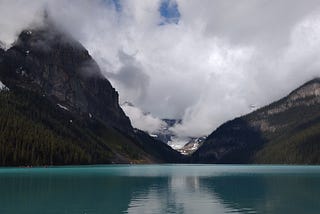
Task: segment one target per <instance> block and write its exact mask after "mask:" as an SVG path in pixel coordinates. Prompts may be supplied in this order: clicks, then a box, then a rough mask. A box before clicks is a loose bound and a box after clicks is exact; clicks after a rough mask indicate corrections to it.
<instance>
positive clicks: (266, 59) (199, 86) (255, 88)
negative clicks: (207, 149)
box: [0, 0, 320, 136]
mask: <svg viewBox="0 0 320 214" xmlns="http://www.w3.org/2000/svg"><path fill="white" fill-rule="evenodd" d="M176 2H177V4H178V8H179V11H180V14H181V17H180V21H179V23H178V24H167V25H159V23H162V21H163V17H161V16H160V13H159V6H160V4H161V1H160V0H157V1H149V0H143V1H142V0H120V4H121V5H122V8H121V10H120V11H121V12H117V10H116V9H115V7H112V6H110V5H112V4H106V1H103V0H90V1H89V0H77V1H67V0H55V1H53V0H51V1H50V0H46V1H45V0H43V1H38V0H3V1H1V3H0V27H1V31H0V40H1V41H3V42H5V43H6V44H9V43H10V42H12V41H13V39H14V35H16V34H17V32H19V30H21V29H22V28H23V26H27V25H29V24H30V23H33V22H35V21H38V19H37V17H39V14H40V13H39V10H40V9H41V8H43V7H44V6H45V5H47V7H48V8H49V9H48V10H49V12H50V14H51V15H52V17H53V19H54V20H55V21H56V22H57V23H58V24H59V26H60V27H61V28H63V29H64V30H66V31H68V32H69V33H71V34H72V35H73V36H74V37H75V38H77V39H79V40H80V41H81V42H82V43H83V44H84V46H85V47H86V48H88V50H89V51H90V53H91V54H92V55H93V56H94V58H95V59H96V60H97V61H98V64H99V65H100V67H101V68H102V69H103V71H104V72H105V74H106V76H107V77H108V78H109V79H110V81H111V82H112V84H113V85H114V86H115V88H116V89H117V90H119V93H120V99H121V102H123V101H131V102H133V103H135V104H136V105H137V107H138V108H140V109H143V110H144V111H148V112H151V113H152V114H153V115H155V116H156V117H151V115H149V116H150V117H151V118H153V119H155V120H152V119H150V118H149V119H150V121H152V122H151V124H157V125H155V126H152V127H153V128H151V129H152V130H154V129H156V128H157V127H158V124H159V119H157V118H183V122H182V125H178V126H177V127H175V128H174V129H173V130H174V131H175V132H176V133H177V135H180V136H201V135H207V134H210V132H211V131H212V130H213V129H215V128H216V127H217V126H219V125H220V124H221V123H223V122H225V121H227V120H229V119H232V118H234V117H236V116H240V115H242V114H245V113H248V112H250V111H251V108H250V105H256V106H263V105H265V104H268V103H270V102H272V101H274V100H276V99H278V98H280V97H282V96H284V95H286V94H287V93H288V92H290V90H293V89H294V88H296V87H297V86H299V85H300V84H302V83H303V82H304V81H307V80H309V79H311V78H313V77H315V76H319V74H320V72H319V71H320V64H319V62H320V60H319V56H320V53H319V52H320V48H319V47H320V46H319V45H320V41H319V40H320V39H319V38H320V30H319V26H320V18H319V15H320V11H319V6H320V3H319V1H317V0H306V1H299V0H296V1H293V0H283V1H277V0H257V1H251V0H243V1H241V3H235V2H234V1H231V0H202V1H196V0H190V1H185V0H176ZM124 58H125V59H124ZM132 112H134V113H132V115H131V116H130V113H127V114H129V116H130V117H131V119H132V120H134V121H135V122H134V126H135V124H138V125H136V126H139V127H142V126H143V125H144V123H146V124H148V122H149V119H145V118H143V117H139V116H137V115H141V112H140V113H139V112H136V111H133V110H132ZM133 117H134V119H133ZM139 119H141V122H137V121H138V120H139ZM139 127H138V128H139ZM150 127H151V125H150ZM141 129H143V128H141ZM151 129H150V130H151Z"/></svg>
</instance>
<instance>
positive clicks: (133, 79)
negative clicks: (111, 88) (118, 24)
mask: <svg viewBox="0 0 320 214" xmlns="http://www.w3.org/2000/svg"><path fill="white" fill-rule="evenodd" d="M119 60H120V62H121V63H122V66H121V67H120V68H119V70H117V71H116V72H115V73H111V72H107V73H106V75H107V77H108V78H110V79H111V80H113V82H114V84H115V87H116V88H118V89H119V90H120V91H121V92H122V93H123V96H121V102H122V101H123V102H125V101H127V100H130V101H131V102H141V101H143V100H144V99H145V97H146V95H147V92H148V86H149V81H150V77H149V76H148V75H147V74H146V73H145V72H144V71H143V67H142V66H141V65H140V64H139V63H138V62H137V61H136V60H135V58H134V56H131V55H128V54H126V53H124V52H123V51H119Z"/></svg>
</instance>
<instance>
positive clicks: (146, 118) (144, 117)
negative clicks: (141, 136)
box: [121, 102, 166, 134]
mask: <svg viewBox="0 0 320 214" xmlns="http://www.w3.org/2000/svg"><path fill="white" fill-rule="evenodd" d="M121 108H122V109H123V110H124V112H125V113H126V115H128V116H129V118H130V120H131V123H132V126H133V127H135V128H137V129H140V130H143V131H146V132H148V133H149V134H153V133H156V132H157V131H159V130H160V129H161V128H162V127H164V126H166V124H165V122H163V121H162V120H160V119H159V118H156V117H154V116H152V115H151V114H150V113H145V112H142V111H141V110H140V109H139V108H137V107H135V106H133V105H132V104H131V103H128V102H125V103H123V104H122V105H121Z"/></svg>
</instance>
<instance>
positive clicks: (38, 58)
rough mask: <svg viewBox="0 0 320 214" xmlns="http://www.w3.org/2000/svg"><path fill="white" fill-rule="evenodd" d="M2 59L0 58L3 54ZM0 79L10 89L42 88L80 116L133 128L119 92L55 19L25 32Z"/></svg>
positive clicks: (6, 56) (7, 55)
mask: <svg viewBox="0 0 320 214" xmlns="http://www.w3.org/2000/svg"><path fill="white" fill-rule="evenodd" d="M0 58H1V57H0ZM2 60H3V63H2V64H1V65H0V66H2V68H1V69H0V70H1V71H0V79H1V80H3V81H4V83H5V84H6V85H7V86H8V87H9V88H14V87H16V86H19V87H23V88H27V89H29V90H32V91H37V92H39V93H41V94H42V95H43V96H46V97H48V98H49V99H50V100H51V101H52V102H53V103H55V104H60V105H63V106H65V107H66V108H68V109H69V110H70V111H71V112H73V113H76V114H80V115H86V116H88V115H91V116H93V117H96V118H99V119H101V120H102V121H104V122H105V123H106V124H108V125H110V126H112V127H115V128H117V129H119V130H125V131H127V130H132V127H131V124H130V121H129V119H128V118H127V117H126V116H125V114H124V113H123V111H122V109H121V108H120V106H119V103H118V93H117V92H116V91H115V89H114V88H113V87H112V86H111V84H110V82H109V81H108V80H107V79H106V78H105V77H104V76H103V75H102V72H101V70H100V68H99V66H98V64H97V63H96V62H95V61H94V60H93V58H92V57H91V56H90V54H89V52H88V51H87V50H86V49H85V48H84V46H82V45H81V44H80V43H79V42H78V41H77V40H75V39H73V38H72V37H71V36H70V35H68V34H67V33H64V32H63V31H61V30H60V29H58V28H57V27H56V26H55V25H54V24H53V23H52V22H50V21H46V22H45V23H44V24H43V25H42V26H40V27H36V28H33V29H26V30H24V31H22V32H21V33H20V35H19V37H18V39H17V41H16V42H15V43H14V44H13V46H12V47H11V48H9V49H8V50H7V51H6V52H5V53H4V57H3V59H2Z"/></svg>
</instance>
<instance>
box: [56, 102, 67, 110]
mask: <svg viewBox="0 0 320 214" xmlns="http://www.w3.org/2000/svg"><path fill="white" fill-rule="evenodd" d="M57 106H59V108H62V109H63V110H65V111H70V110H69V109H68V108H67V107H65V106H63V105H61V104H59V103H58V104H57Z"/></svg>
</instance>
